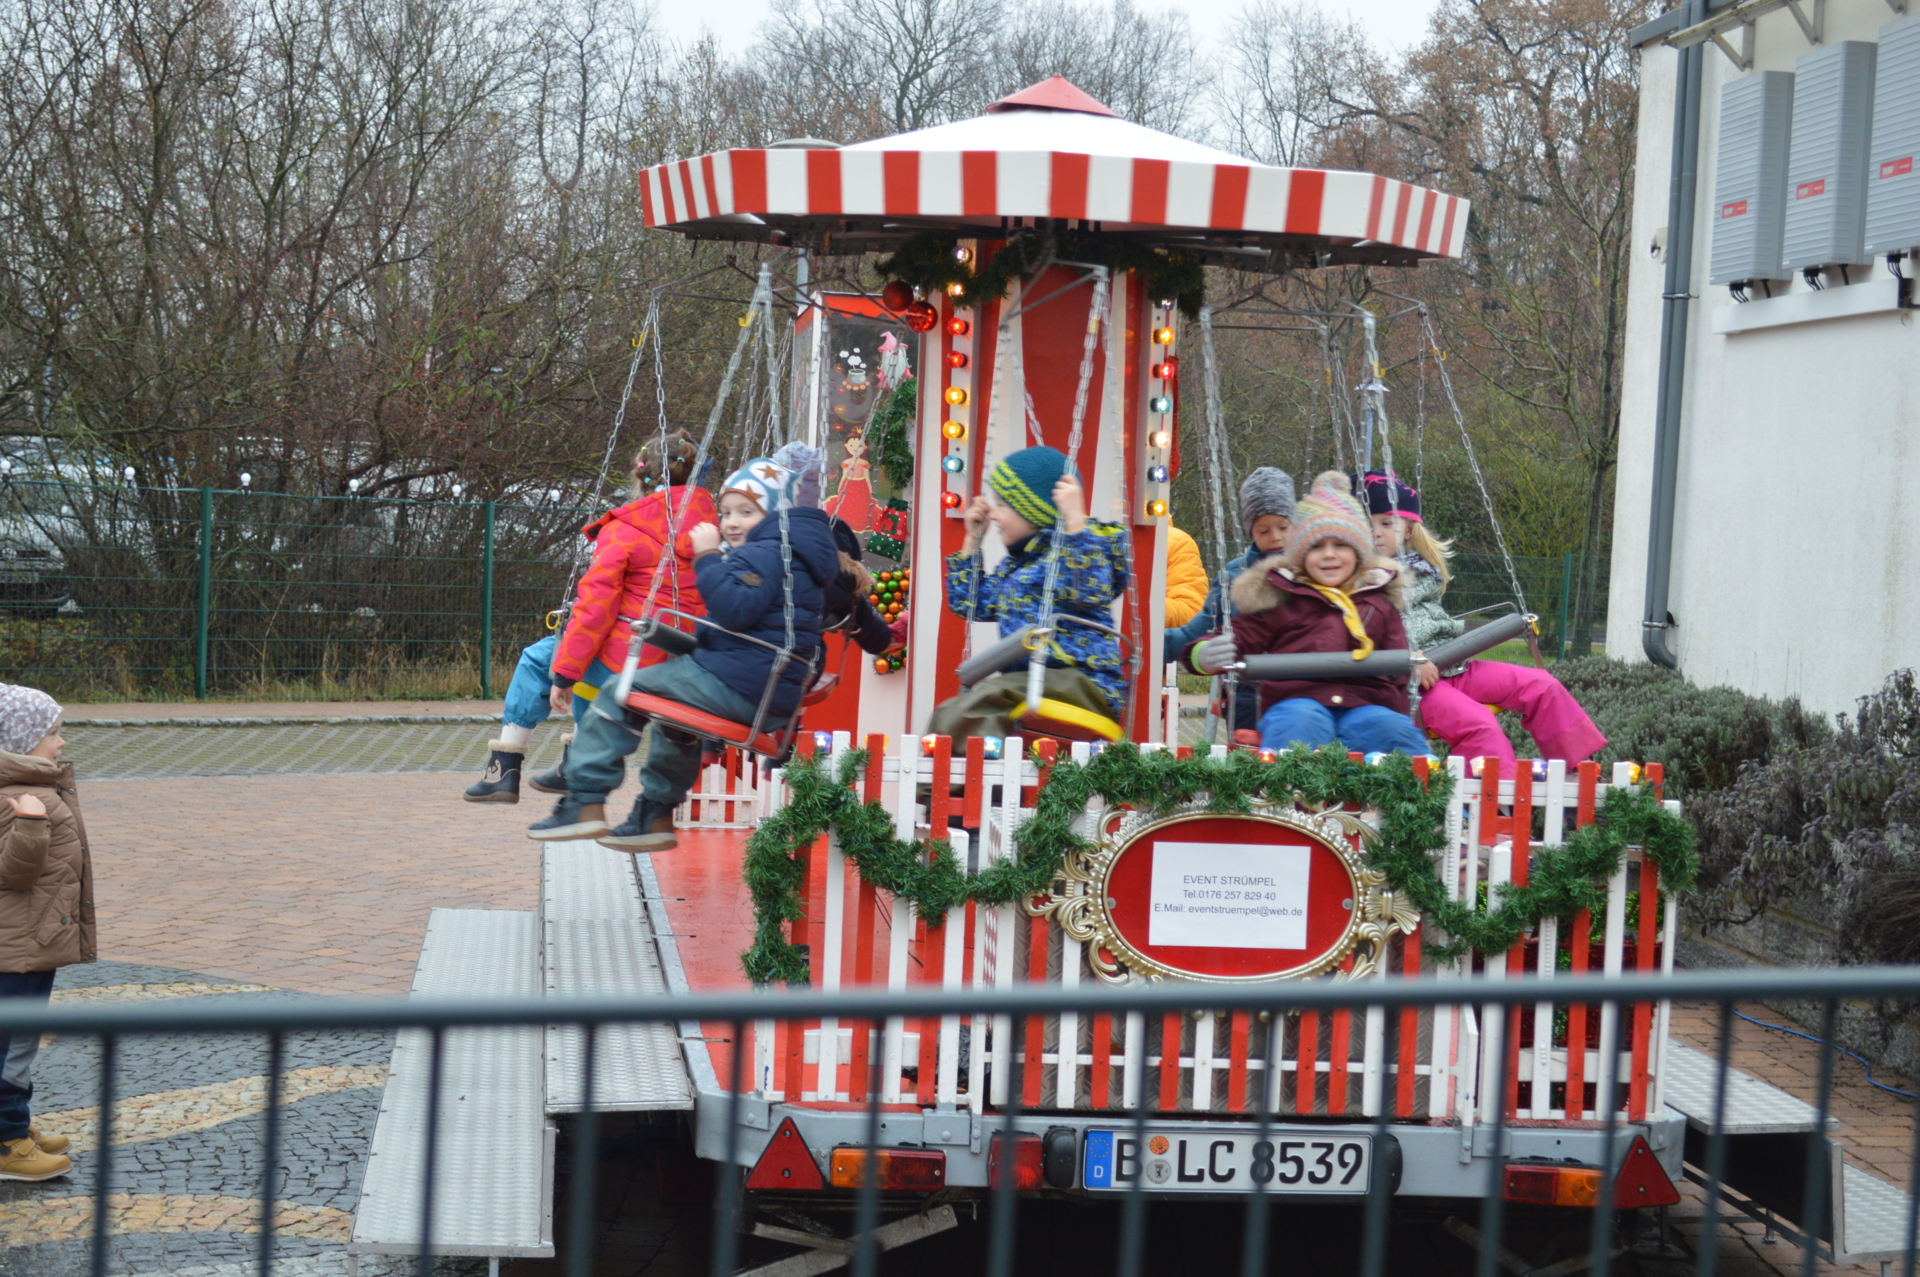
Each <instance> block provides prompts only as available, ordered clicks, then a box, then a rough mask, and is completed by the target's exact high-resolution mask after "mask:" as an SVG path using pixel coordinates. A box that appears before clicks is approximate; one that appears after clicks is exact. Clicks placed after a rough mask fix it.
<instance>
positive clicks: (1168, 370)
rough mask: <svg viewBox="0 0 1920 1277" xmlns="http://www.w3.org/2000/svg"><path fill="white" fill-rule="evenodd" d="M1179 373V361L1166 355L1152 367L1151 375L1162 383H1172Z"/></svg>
mask: <svg viewBox="0 0 1920 1277" xmlns="http://www.w3.org/2000/svg"><path fill="white" fill-rule="evenodd" d="M1179 373H1180V361H1179V360H1177V359H1175V358H1174V357H1173V356H1172V355H1168V356H1167V357H1166V358H1165V359H1162V360H1161V361H1160V362H1159V363H1157V364H1155V365H1154V366H1153V375H1154V376H1156V377H1158V378H1159V379H1160V380H1162V381H1172V380H1173V379H1174V378H1175V377H1176V376H1178V375H1179Z"/></svg>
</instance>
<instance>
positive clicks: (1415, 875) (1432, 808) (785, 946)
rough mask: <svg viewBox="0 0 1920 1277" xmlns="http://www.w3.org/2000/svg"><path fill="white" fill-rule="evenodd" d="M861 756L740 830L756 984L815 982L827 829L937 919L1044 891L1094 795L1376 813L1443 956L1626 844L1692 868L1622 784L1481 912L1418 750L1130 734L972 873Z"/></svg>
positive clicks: (1155, 807) (1524, 912) (1505, 930)
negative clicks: (789, 927) (915, 822)
mask: <svg viewBox="0 0 1920 1277" xmlns="http://www.w3.org/2000/svg"><path fill="white" fill-rule="evenodd" d="M866 764H867V756H866V753H865V751H862V750H854V751H851V752H849V753H846V754H843V755H841V756H840V758H839V768H838V774H837V775H830V774H829V773H828V770H827V767H826V766H825V765H824V764H823V763H822V762H820V761H817V760H814V759H809V758H797V759H795V760H794V761H793V763H792V764H791V765H790V766H789V767H788V769H787V772H786V778H787V784H788V786H789V790H790V798H789V801H788V803H787V805H786V806H785V807H783V808H782V809H781V810H780V811H779V812H777V813H776V814H775V815H774V816H773V817H772V818H771V819H769V820H767V821H765V822H763V823H762V824H761V825H760V826H759V827H758V828H757V829H756V830H754V832H753V834H752V836H751V837H750V838H749V839H748V840H747V852H746V865H745V871H746V880H747V888H748V890H749V892H750V893H751V895H752V897H753V904H754V910H755V913H756V916H757V918H758V925H757V927H756V930H755V934H754V943H753V947H752V948H751V949H749V950H748V951H747V952H746V953H745V954H743V955H742V956H741V962H742V965H743V966H744V968H745V970H746V973H747V976H748V978H750V979H751V980H753V981H754V982H755V983H756V984H772V983H775V982H779V981H785V982H787V983H799V982H802V981H805V980H806V979H807V962H806V959H805V958H804V957H803V956H802V954H801V952H800V950H799V949H797V948H795V947H794V945H793V944H792V943H791V942H790V941H789V940H788V939H787V935H786V930H785V927H786V924H788V923H791V922H795V921H797V920H799V919H800V918H801V917H803V916H804V912H805V906H804V903H803V900H802V888H803V887H804V885H805V884H804V883H803V882H802V881H801V868H800V862H799V861H798V860H797V859H796V858H795V857H796V854H797V853H798V852H800V851H803V850H804V849H805V848H807V847H808V846H810V845H811V844H812V843H813V842H814V841H815V840H816V839H817V838H819V837H820V836H821V835H822V834H824V833H826V832H828V831H829V830H831V831H832V832H833V833H834V834H835V835H837V836H838V838H839V840H840V848H841V850H842V851H843V852H844V853H845V854H846V856H847V858H848V859H849V860H851V861H852V862H853V864H854V866H855V867H856V869H857V870H858V871H859V873H860V876H861V878H862V879H863V880H864V881H866V882H870V883H872V884H873V885H874V886H876V887H879V888H881V889H883V890H885V891H888V892H890V893H892V894H893V895H895V896H897V897H899V898H901V899H904V900H907V901H910V902H911V903H912V904H913V906H914V908H915V909H916V910H917V911H918V912H919V915H920V917H921V918H922V919H923V920H924V921H925V922H926V923H927V925H928V926H930V927H937V926H939V925H940V923H941V921H942V920H943V919H944V917H945V915H946V913H947V911H948V910H949V909H952V908H955V907H957V906H959V905H962V904H965V903H966V902H967V901H969V900H975V901H978V902H980V903H981V904H983V905H1000V904H1009V903H1012V902H1015V901H1018V900H1022V899H1025V898H1027V897H1029V896H1035V895H1042V894H1045V893H1046V892H1047V891H1048V890H1050V889H1051V887H1052V885H1053V881H1054V877H1055V875H1056V874H1057V873H1058V872H1059V869H1060V864H1061V861H1062V860H1063V859H1064V858H1065V857H1066V855H1067V854H1068V853H1069V852H1073V851H1078V850H1082V849H1085V848H1087V847H1088V845H1089V844H1088V843H1087V842H1086V840H1085V839H1083V838H1081V837H1080V835H1079V834H1078V833H1076V832H1075V830H1074V824H1075V822H1076V821H1077V820H1078V819H1079V817H1080V815H1081V814H1082V812H1084V811H1085V809H1086V805H1087V803H1088V801H1089V800H1091V799H1093V798H1095V797H1099V798H1101V799H1103V800H1105V801H1106V802H1108V803H1112V804H1116V805H1125V806H1129V807H1132V808H1134V809H1136V810H1139V811H1144V812H1148V813H1150V814H1154V815H1160V814H1165V813H1169V812H1172V811H1174V810H1176V809H1177V808H1180V807H1183V806H1185V805H1186V804H1189V803H1192V802H1195V801H1197V800H1199V799H1200V798H1202V797H1204V798H1205V799H1206V810H1208V811H1213V812H1225V813H1235V812H1248V811H1251V810H1252V808H1253V803H1254V801H1255V800H1256V799H1266V800H1269V801H1282V802H1301V803H1304V804H1306V805H1307V806H1309V807H1313V808H1321V807H1333V806H1343V805H1347V804H1355V805H1358V806H1360V807H1362V808H1367V809H1371V810H1374V811H1376V812H1377V813H1378V831H1377V836H1376V837H1374V838H1372V839H1370V840H1369V841H1368V842H1367V844H1366V846H1365V853H1366V856H1367V859H1368V862H1369V863H1370V864H1371V865H1372V866H1373V867H1374V868H1375V869H1378V870H1379V871H1380V872H1382V873H1383V874H1385V875H1386V877H1387V882H1388V884H1389V885H1390V886H1391V887H1392V888H1393V890H1395V891H1396V892H1401V893H1404V894H1405V895H1406V896H1407V897H1408V898H1409V899H1410V900H1411V901H1412V902H1413V903H1414V904H1415V905H1416V906H1417V907H1418V908H1419V909H1420V910H1421V912H1422V913H1424V914H1425V915H1426V917H1427V918H1428V920H1429V921H1430V922H1431V923H1432V924H1434V925H1435V926H1437V927H1439V928H1440V929H1442V930H1443V931H1445V932H1446V934H1447V936H1448V937H1449V939H1447V940H1446V941H1445V942H1443V943H1437V944H1432V945H1430V946H1429V951H1430V952H1431V953H1432V954H1433V955H1434V956H1435V957H1436V958H1442V959H1444V958H1451V957H1456V956H1459V955H1461V954H1464V953H1467V952H1470V951H1471V952H1475V953H1481V954H1498V953H1503V952H1505V951H1506V950H1507V949H1510V948H1511V947H1512V946H1513V945H1514V944H1515V943H1516V942H1517V941H1518V940H1519V939H1520V937H1521V936H1522V934H1524V933H1525V932H1526V931H1528V930H1531V929H1533V928H1535V927H1537V926H1538V925H1539V923H1540V921H1541V920H1542V919H1543V918H1549V917H1551V918H1560V919H1568V920H1570V919H1571V918H1572V917H1573V915H1574V914H1575V913H1577V912H1579V911H1580V910H1581V909H1594V910H1597V909H1600V908H1602V907H1603V906H1604V905H1605V903H1606V890H1605V887H1604V886H1603V885H1602V884H1603V883H1604V880H1605V879H1606V878H1607V877H1609V876H1610V875H1611V874H1613V873H1614V872H1615V871H1616V870H1618V869H1619V867H1620V864H1621V862H1622V859H1623V858H1624V856H1625V855H1626V849H1627V847H1628V846H1629V845H1639V846H1642V847H1644V848H1645V849H1646V854H1647V855H1648V856H1649V857H1651V858H1652V860H1653V862H1654V864H1656V865H1657V866H1659V869H1660V874H1661V889H1662V890H1663V891H1668V892H1672V893H1674V894H1676V895H1684V894H1687V893H1689V892H1691V891H1692V889H1693V883H1694V878H1695V876H1696V875H1697V873H1698V871H1699V859H1698V857H1697V856H1696V855H1695V853H1694V850H1693V831H1692V829H1691V828H1690V827H1689V826H1688V825H1687V824H1686V823H1685V822H1684V821H1682V820H1681V819H1680V818H1679V817H1678V816H1675V815H1674V814H1673V813H1671V812H1669V811H1667V810H1666V809H1665V808H1664V807H1662V806H1661V805H1660V803H1659V802H1658V801H1657V800H1656V799H1655V798H1654V797H1653V794H1652V791H1651V790H1649V789H1645V788H1640V789H1631V790H1629V789H1614V790H1612V791H1611V792H1610V793H1609V794H1608V795H1607V801H1606V803H1605V805H1604V807H1603V808H1602V810H1601V811H1600V813H1599V819H1598V821H1597V822H1596V823H1595V824H1593V825H1589V826H1587V827H1586V828H1585V829H1580V830H1577V831H1575V832H1574V833H1573V834H1572V835H1571V836H1570V837H1569V838H1568V839H1567V840H1566V842H1565V843H1564V844H1562V845H1561V846H1559V847H1538V848H1535V849H1534V852H1533V858H1532V862H1531V874H1530V878H1529V881H1528V884H1527V885H1526V886H1525V887H1509V888H1506V889H1504V890H1503V891H1502V893H1501V895H1500V898H1499V903H1498V906H1497V907H1495V908H1492V909H1487V908H1486V907H1485V906H1484V905H1476V904H1472V903H1468V902H1461V901H1453V900H1449V899H1448V898H1447V892H1446V888H1445V886H1444V885H1443V884H1442V883H1441V881H1440V875H1439V873H1438V871H1437V870H1436V868H1435V860H1436V857H1437V855H1438V853H1440V852H1441V851H1443V850H1444V849H1445V846H1446V838H1445V833H1444V822H1445V819H1446V814H1447V805H1448V803H1449V802H1451V801H1452V797H1453V781H1452V778H1451V777H1449V776H1447V775H1445V774H1444V773H1440V774H1436V775H1434V776H1433V777H1432V778H1431V780H1429V781H1427V782H1422V781H1421V780H1420V778H1419V777H1418V776H1416V775H1415V774H1414V770H1413V763H1412V760H1410V759H1409V758H1407V757H1405V756H1404V755H1398V754H1394V755H1389V756H1388V757H1387V758H1386V760H1385V761H1383V762H1382V763H1380V764H1378V765H1365V764H1361V763H1356V762H1354V761H1353V760H1352V759H1350V758H1348V757H1347V756H1346V755H1345V754H1344V753H1341V752H1339V751H1338V750H1322V751H1319V752H1317V753H1316V752H1309V751H1307V750H1304V749H1293V750H1288V751H1287V752H1285V753H1283V754H1279V755H1277V756H1276V757H1274V758H1273V759H1272V760H1271V761H1262V760H1261V759H1260V758H1259V756H1258V755H1256V754H1253V753H1251V752H1247V751H1235V752H1234V753H1232V754H1230V755H1229V756H1228V757H1227V758H1225V759H1224V760H1216V759H1213V758H1208V757H1193V758H1180V757H1178V756H1176V755H1175V754H1173V753H1171V752H1166V751H1154V752H1152V753H1147V754H1142V753H1141V752H1140V751H1139V750H1138V749H1136V748H1135V747H1134V746H1132V745H1130V744H1125V743H1122V744H1118V745H1113V746H1110V747H1109V748H1107V749H1106V750H1105V751H1104V752H1102V753H1101V754H1099V755H1097V756H1095V757H1094V758H1093V759H1092V760H1091V761H1090V762H1088V763H1086V764H1084V765H1082V764H1078V763H1075V762H1073V761H1072V760H1070V759H1062V760H1060V761H1058V762H1056V763H1054V764H1053V766H1052V771H1051V773H1050V774H1049V776H1048V778H1047V783H1046V784H1045V785H1043V786H1042V787H1041V789H1040V798H1039V803H1038V806H1037V807H1036V808H1035V810H1034V814H1033V817H1032V819H1030V820H1028V821H1027V822H1026V823H1025V824H1024V825H1022V826H1021V827H1020V828H1019V829H1018V830H1016V831H1015V833H1014V855H1013V856H1011V857H1008V858H1006V859H1003V860H1000V861H997V862H996V863H994V864H992V865H989V866H988V867H987V868H986V869H984V870H982V871H981V872H980V873H978V874H976V875H972V876H969V875H968V874H967V873H966V872H965V871H964V870H963V869H962V868H961V866H960V864H959V862H958V860H957V859H955V857H954V854H953V848H952V847H951V846H950V845H949V844H948V843H947V841H946V840H945V839H943V838H942V839H934V840H932V841H931V842H928V843H924V844H921V843H911V842H905V841H903V840H901V839H899V838H897V837H895V836H894V822H893V817H892V816H891V815H890V814H889V813H888V812H887V810H886V809H885V808H884V807H882V806H881V805H880V804H879V803H871V802H861V801H860V799H859V797H858V795H857V793H856V791H855V783H856V781H857V779H858V778H859V776H860V774H861V772H862V770H863V769H864V768H865V767H866Z"/></svg>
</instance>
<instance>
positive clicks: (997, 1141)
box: [987, 1131, 1046, 1193]
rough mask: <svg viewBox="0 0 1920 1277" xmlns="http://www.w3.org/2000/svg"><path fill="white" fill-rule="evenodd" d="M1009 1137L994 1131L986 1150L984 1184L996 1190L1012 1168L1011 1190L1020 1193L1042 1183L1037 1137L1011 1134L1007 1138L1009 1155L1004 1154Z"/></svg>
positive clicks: (1004, 1133)
mask: <svg viewBox="0 0 1920 1277" xmlns="http://www.w3.org/2000/svg"><path fill="white" fill-rule="evenodd" d="M1008 1143H1009V1136H1008V1135H1007V1134H1006V1132H1004V1131H996V1132H994V1136H993V1144H992V1145H991V1146H990V1147H989V1149H988V1151H987V1183H989V1184H991V1185H993V1187H995V1188H999V1187H1000V1186H1001V1185H1002V1184H1003V1183H1004V1182H1005V1180H1004V1179H1003V1178H1002V1177H1003V1176H1005V1175H1006V1174H1007V1172H1008V1168H1009V1167H1011V1168H1012V1173H1013V1187H1014V1188H1015V1189H1017V1190H1018V1191H1020V1192H1023V1193H1025V1192H1031V1191H1032V1190H1034V1189H1038V1188H1041V1187H1043V1186H1044V1185H1045V1184H1046V1177H1045V1174H1044V1167H1043V1166H1042V1161H1043V1159H1042V1157H1041V1150H1040V1137H1039V1136H1038V1135H1020V1134H1015V1135H1013V1136H1012V1137H1011V1143H1012V1154H1011V1156H1009V1154H1008Z"/></svg>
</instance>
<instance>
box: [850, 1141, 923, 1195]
mask: <svg viewBox="0 0 1920 1277" xmlns="http://www.w3.org/2000/svg"><path fill="white" fill-rule="evenodd" d="M869 1157H871V1158H873V1159H874V1169H873V1178H874V1182H875V1183H876V1184H878V1185H879V1186H880V1187H881V1188H882V1189H885V1190H888V1191H891V1192H897V1193H931V1192H933V1191H934V1190H935V1189H937V1188H945V1187H946V1186H947V1155H946V1154H945V1153H934V1152H928V1151H926V1150H923V1149H914V1148H882V1149H875V1150H874V1151H873V1152H871V1153H869V1152H868V1151H867V1150H866V1149H864V1148H853V1147H843V1148H836V1149H834V1150H833V1153H832V1155H831V1156H829V1157H828V1159H827V1183H829V1184H831V1185H832V1186H833V1187H835V1188H859V1187H860V1186H861V1184H862V1183H863V1182H864V1181H865V1179H866V1176H867V1159H868V1158H869Z"/></svg>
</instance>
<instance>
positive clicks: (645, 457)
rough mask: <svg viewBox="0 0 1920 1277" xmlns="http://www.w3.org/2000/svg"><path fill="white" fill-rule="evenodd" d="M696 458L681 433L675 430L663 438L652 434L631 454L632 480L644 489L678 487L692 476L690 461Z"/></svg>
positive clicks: (695, 452) (693, 450)
mask: <svg viewBox="0 0 1920 1277" xmlns="http://www.w3.org/2000/svg"><path fill="white" fill-rule="evenodd" d="M699 455H700V450H699V449H698V448H697V447H695V446H694V443H693V440H691V439H689V438H688V437H687V436H686V434H685V432H683V431H679V430H675V431H673V432H672V433H670V434H668V435H667V436H666V437H665V438H662V437H661V436H659V435H655V436H654V437H653V438H651V439H649V440H647V441H646V442H645V443H643V444H641V445H640V451H639V452H637V453H635V454H634V458H633V477H634V478H635V479H636V480H637V481H638V482H639V483H640V484H641V485H643V486H644V487H647V488H659V487H663V486H666V485H668V484H671V485H672V486H674V487H679V486H680V485H681V484H683V483H685V482H686V481H687V476H688V475H690V474H692V473H693V461H694V458H695V457H697V456H699Z"/></svg>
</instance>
